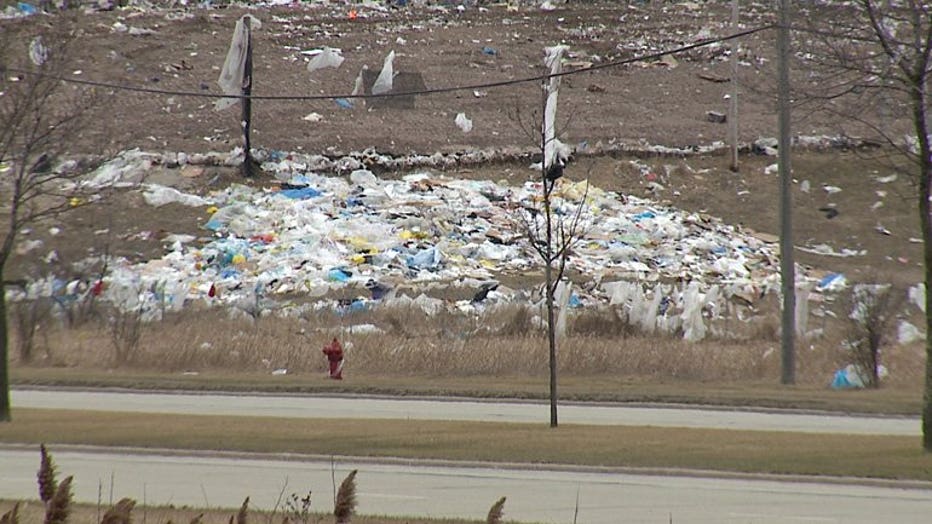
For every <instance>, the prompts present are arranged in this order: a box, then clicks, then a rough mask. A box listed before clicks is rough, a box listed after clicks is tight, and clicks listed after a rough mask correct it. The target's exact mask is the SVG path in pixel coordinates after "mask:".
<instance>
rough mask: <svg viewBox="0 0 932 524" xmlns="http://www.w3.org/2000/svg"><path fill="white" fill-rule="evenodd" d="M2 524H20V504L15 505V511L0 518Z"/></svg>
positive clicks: (8, 512) (12, 510)
mask: <svg viewBox="0 0 932 524" xmlns="http://www.w3.org/2000/svg"><path fill="white" fill-rule="evenodd" d="M0 524H19V502H17V503H16V504H14V505H13V509H11V510H10V511H7V512H6V513H4V514H3V516H0Z"/></svg>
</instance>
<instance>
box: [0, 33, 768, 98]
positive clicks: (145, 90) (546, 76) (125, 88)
mask: <svg viewBox="0 0 932 524" xmlns="http://www.w3.org/2000/svg"><path fill="white" fill-rule="evenodd" d="M774 27H776V24H768V25H764V26H759V27H755V28H752V29H747V30H745V31H740V32H738V33H733V34H730V35H727V36H723V37H719V38H709V39H706V40H701V41H699V42H696V43H694V44H689V45H686V46H682V47H678V48H676V49H671V50H667V51H658V52H656V53H650V54H646V55H640V56H635V57H632V58H626V59H623V60H614V61H611V62H605V63H604V64H595V65H592V66H589V67H586V68H582V69H574V70H571V71H562V72H560V73H556V74H544V75H536V76H528V77H523V78H515V79H512V80H500V81H497V82H486V83H482V84H469V85H461V86H450V87H438V88H434V89H424V90H421V91H405V92H398V93H382V94H378V95H376V94H356V95H353V94H345V95H341V94H338V95H249V96H246V95H226V94H218V93H201V92H197V91H178V90H168V89H155V88H151V87H140V86H130V85H123V84H113V83H109V82H99V81H96V80H82V79H80V78H67V77H63V76H60V75H49V74H46V73H40V72H38V71H30V70H25V69H18V68H14V67H6V68H4V67H3V66H0V71H9V72H13V73H19V74H25V75H37V76H44V77H47V78H51V79H54V80H59V81H61V82H67V83H71V84H78V85H85V86H90V87H102V88H107V89H115V90H119V91H132V92H137V93H149V94H156V95H166V96H187V97H200V98H240V99H243V98H249V99H250V100H278V101H311V100H336V99H338V98H345V99H356V98H361V99H368V98H391V97H396V96H424V95H433V94H439V93H452V92H456V91H474V90H480V89H492V88H496V87H507V86H511V85H517V84H524V83H528V82H543V81H545V80H549V79H550V78H554V77H562V76H570V75H576V74H580V73H588V72H591V71H598V70H600V69H608V68H611V67H619V66H623V65H628V64H633V63H636V62H644V61H648V60H655V59H658V58H662V57H664V56H668V55H675V54H679V53H683V52H686V51H691V50H693V49H698V48H701V47H706V46H709V45H712V44H718V43H721V42H727V41H729V40H734V39H737V38H742V37H745V36H749V35H753V34H755V33H759V32H761V31H766V30H769V29H773V28H774Z"/></svg>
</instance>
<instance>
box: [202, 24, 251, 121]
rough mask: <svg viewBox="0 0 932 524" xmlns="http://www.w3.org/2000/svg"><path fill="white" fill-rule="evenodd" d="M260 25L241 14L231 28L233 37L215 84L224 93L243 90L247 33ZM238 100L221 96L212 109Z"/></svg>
mask: <svg viewBox="0 0 932 524" xmlns="http://www.w3.org/2000/svg"><path fill="white" fill-rule="evenodd" d="M246 17H249V30H247V29H246V23H245V22H244V20H246ZM260 27H262V23H261V22H260V21H259V19H258V18H256V17H254V16H252V15H243V16H242V17H240V19H239V20H237V21H236V27H235V28H234V29H233V38H232V39H231V40H230V49H229V51H227V58H226V60H224V61H223V69H221V70H220V78H218V79H217V84H218V85H219V86H220V89H221V90H223V94H225V95H240V94H242V92H243V75H244V74H245V70H246V48H247V47H248V45H249V38H250V36H249V34H250V32H251V31H252V30H254V29H259V28H260ZM237 102H239V99H238V98H221V99H219V100H217V101H216V102H214V109H216V110H217V111H220V110H222V109H226V108H228V107H230V106H232V105H233V104H235V103H237Z"/></svg>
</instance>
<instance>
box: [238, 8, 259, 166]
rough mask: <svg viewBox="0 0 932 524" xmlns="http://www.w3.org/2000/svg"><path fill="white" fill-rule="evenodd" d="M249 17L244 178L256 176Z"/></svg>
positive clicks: (244, 113) (244, 119) (241, 101)
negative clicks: (251, 137) (253, 153)
mask: <svg viewBox="0 0 932 524" xmlns="http://www.w3.org/2000/svg"><path fill="white" fill-rule="evenodd" d="M249 19H250V17H249V16H245V17H243V24H245V26H246V61H245V63H244V64H243V98H241V99H240V106H241V107H242V108H243V113H242V122H241V125H242V126H243V167H242V170H243V176H244V177H246V178H249V177H252V176H253V175H254V174H255V162H256V161H255V160H254V159H253V158H252V149H251V148H252V145H251V144H250V140H249V134H250V132H251V131H252V98H251V96H252V27H251V25H250V23H249Z"/></svg>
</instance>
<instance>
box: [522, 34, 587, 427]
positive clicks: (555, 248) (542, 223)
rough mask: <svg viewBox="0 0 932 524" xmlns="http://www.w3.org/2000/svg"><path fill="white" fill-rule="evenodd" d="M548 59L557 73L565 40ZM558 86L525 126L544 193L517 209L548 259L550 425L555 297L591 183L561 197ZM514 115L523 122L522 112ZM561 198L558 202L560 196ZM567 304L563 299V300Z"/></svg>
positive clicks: (549, 86) (549, 84)
mask: <svg viewBox="0 0 932 524" xmlns="http://www.w3.org/2000/svg"><path fill="white" fill-rule="evenodd" d="M545 51H546V53H547V57H546V59H545V63H546V64H547V65H548V66H549V67H550V72H551V75H559V73H560V72H561V70H562V68H561V65H560V60H561V58H562V55H563V53H564V52H565V51H566V47H565V46H555V47H550V48H547V49H546V50H545ZM559 88H560V77H559V76H551V77H550V78H549V79H548V80H547V81H545V83H544V85H543V86H542V101H541V109H542V111H541V112H540V113H539V114H538V113H536V112H535V113H534V116H533V117H532V118H531V120H532V121H533V122H534V124H533V127H532V128H531V129H535V130H536V131H532V132H529V130H528V129H526V130H525V132H526V133H527V134H528V135H529V136H536V137H537V138H538V140H539V142H538V147H539V150H540V155H541V162H540V175H539V180H540V188H541V193H540V199H539V200H538V201H536V202H532V203H530V204H528V205H526V206H525V207H524V208H523V209H522V210H521V211H520V214H519V219H520V221H521V224H520V227H521V228H522V229H523V232H524V234H525V235H526V236H527V237H528V241H529V243H530V245H531V248H532V249H533V250H534V251H535V252H536V253H537V255H538V256H539V257H540V259H541V261H542V262H543V263H544V303H545V309H546V311H547V346H548V355H549V370H550V426H551V427H557V425H558V417H557V398H558V395H557V335H558V319H557V314H556V313H557V309H558V307H559V305H558V304H557V303H556V300H555V297H556V292H557V289H558V288H559V287H560V284H561V283H563V284H564V286H565V285H566V284H565V281H564V275H565V272H566V264H567V261H568V259H569V255H570V253H571V252H572V250H573V248H574V247H575V246H576V244H577V243H578V242H579V240H580V239H581V238H582V236H583V233H584V231H583V229H584V220H583V218H584V217H583V214H584V213H583V211H584V209H585V201H586V197H587V196H588V187H589V185H588V184H585V185H584V190H583V192H582V194H581V195H576V196H577V197H578V201H576V202H571V200H573V199H569V198H562V197H561V198H559V199H557V196H558V195H557V191H556V190H557V189H558V187H559V181H560V179H561V178H562V177H563V174H564V168H565V167H566V164H567V162H568V160H569V151H568V148H567V147H566V146H565V145H563V144H562V143H561V142H560V140H559V138H558V136H559V134H560V133H559V132H558V130H557V124H556V110H557V94H558V92H559ZM515 119H516V120H517V121H518V122H519V124H522V125H523V124H524V122H523V121H522V119H521V117H520V115H516V117H515ZM558 200H559V202H558ZM563 306H564V307H565V304H564V305H563Z"/></svg>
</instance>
